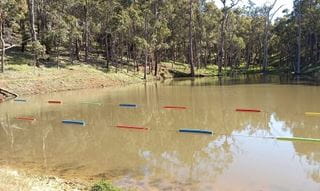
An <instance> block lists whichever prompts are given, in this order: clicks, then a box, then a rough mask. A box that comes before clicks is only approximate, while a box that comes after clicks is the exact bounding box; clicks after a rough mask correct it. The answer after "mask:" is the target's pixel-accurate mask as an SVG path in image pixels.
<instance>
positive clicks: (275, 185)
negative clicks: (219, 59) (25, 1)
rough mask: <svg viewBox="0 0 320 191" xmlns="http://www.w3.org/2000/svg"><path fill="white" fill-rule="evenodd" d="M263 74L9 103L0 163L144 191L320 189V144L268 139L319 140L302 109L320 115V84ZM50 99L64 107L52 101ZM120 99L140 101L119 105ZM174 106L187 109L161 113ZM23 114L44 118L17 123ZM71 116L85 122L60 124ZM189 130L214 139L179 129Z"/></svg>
mask: <svg viewBox="0 0 320 191" xmlns="http://www.w3.org/2000/svg"><path fill="white" fill-rule="evenodd" d="M259 80H260V79H259ZM259 80H254V79H253V80H252V79H251V80H250V83H249V84H243V83H239V82H245V83H248V81H241V80H233V82H232V81H230V80H224V81H219V80H213V79H199V80H179V81H169V82H164V83H151V84H147V85H137V86H130V87H127V88H118V89H116V90H110V89H106V90H86V91H74V92H64V93H54V94H50V95H41V96H31V97H27V100H28V102H27V103H16V102H13V101H10V102H7V103H3V104H1V105H0V122H1V126H0V164H1V165H8V166H12V167H17V168H22V169H27V170H30V171H32V172H38V173H44V174H54V175H59V176H62V177H67V178H70V177H80V178H83V179H89V180H90V179H92V180H97V179H111V180H113V182H115V183H116V184H117V185H121V186H123V187H126V188H132V187H133V188H137V189H140V190H237V191H238V190H245V191H248V190H254V191H255V190H281V191H283V190H290V191H291V190H297V191H298V190H309V191H313V190H314V191H318V190H320V144H319V143H312V142H287V141H277V140H274V139H269V138H263V137H278V136H289V137H291V136H296V137H310V138H320V128H319V122H320V117H307V116H305V115H304V113H305V112H320V99H319V95H320V87H317V86H305V85H284V84H279V83H278V82H279V81H277V80H273V79H268V80H264V81H263V83H257V82H261V81H259ZM251 82H252V83H251ZM239 84H240V85H239ZM52 99H54V100H63V104H62V105H50V104H48V103H47V101H48V100H52ZM81 102H94V103H96V102H98V103H101V104H102V105H101V106H100V105H95V104H92V105H90V104H81ZM120 103H134V104H137V105H138V107H137V108H120V107H119V106H118V105H119V104H120ZM166 105H174V106H185V107H187V109H186V110H166V109H163V106H166ZM236 108H254V109H261V110H263V112H261V113H237V112H235V109H236ZM20 116H31V117H34V118H36V119H37V120H36V121H34V122H27V121H18V120H16V119H15V117H20ZM64 119H78V120H79V119H81V120H85V121H86V123H87V125H86V126H77V125H66V124H62V123H61V121H62V120H64ZM117 125H130V126H142V127H146V128H149V130H148V131H138V130H126V129H118V128H116V127H115V126H117ZM181 128H195V129H206V130H211V131H213V132H214V135H213V136H208V135H195V134H181V133H178V132H177V130H178V129H181Z"/></svg>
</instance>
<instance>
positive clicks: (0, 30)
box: [0, 15, 6, 73]
mask: <svg viewBox="0 0 320 191" xmlns="http://www.w3.org/2000/svg"><path fill="white" fill-rule="evenodd" d="M0 16H1V15H0ZM0 19H1V20H0V39H1V47H2V51H1V73H3V72H4V57H5V53H6V52H5V51H6V49H5V42H4V37H3V33H4V23H3V20H2V18H0Z"/></svg>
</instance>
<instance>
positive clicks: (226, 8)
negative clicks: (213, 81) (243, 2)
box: [218, 0, 240, 75]
mask: <svg viewBox="0 0 320 191" xmlns="http://www.w3.org/2000/svg"><path fill="white" fill-rule="evenodd" d="M220 1H221V3H222V18H221V20H220V45H219V46H220V48H219V52H218V67H219V75H221V72H222V66H223V65H224V64H225V39H226V22H227V19H228V16H229V13H230V10H231V9H232V8H234V7H235V6H237V4H238V3H239V1H240V0H230V5H228V4H229V1H228V0H220Z"/></svg>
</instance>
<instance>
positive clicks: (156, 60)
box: [154, 50, 158, 76]
mask: <svg viewBox="0 0 320 191" xmlns="http://www.w3.org/2000/svg"><path fill="white" fill-rule="evenodd" d="M157 75H158V51H157V50H155V51H154V76H157Z"/></svg>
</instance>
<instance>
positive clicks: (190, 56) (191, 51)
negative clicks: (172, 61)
mask: <svg viewBox="0 0 320 191" xmlns="http://www.w3.org/2000/svg"><path fill="white" fill-rule="evenodd" d="M189 3H190V4H189V6H190V7H189V11H190V12H189V64H190V69H191V73H190V75H191V77H194V63H193V50H192V49H193V44H192V41H193V40H192V0H190V1H189Z"/></svg>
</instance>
